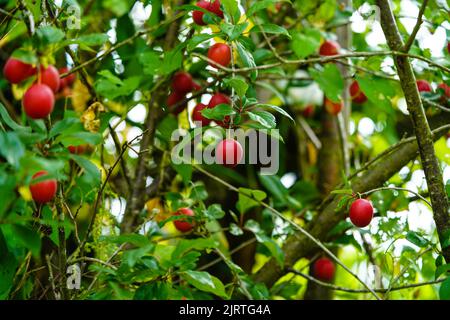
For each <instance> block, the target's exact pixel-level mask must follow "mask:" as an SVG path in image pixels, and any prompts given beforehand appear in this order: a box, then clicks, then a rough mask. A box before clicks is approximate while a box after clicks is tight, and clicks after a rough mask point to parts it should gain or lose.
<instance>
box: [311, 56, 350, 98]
mask: <svg viewBox="0 0 450 320" xmlns="http://www.w3.org/2000/svg"><path fill="white" fill-rule="evenodd" d="M308 71H309V74H310V75H311V77H312V78H313V79H314V81H316V82H317V84H318V85H319V87H320V89H322V90H323V92H324V93H325V95H326V96H327V97H328V99H330V100H331V101H333V102H339V101H340V99H341V94H342V91H343V90H344V79H343V78H342V75H341V72H340V71H339V69H338V67H337V66H336V65H335V64H334V63H328V64H326V65H325V67H324V68H323V69H321V70H316V69H313V68H309V69H308Z"/></svg>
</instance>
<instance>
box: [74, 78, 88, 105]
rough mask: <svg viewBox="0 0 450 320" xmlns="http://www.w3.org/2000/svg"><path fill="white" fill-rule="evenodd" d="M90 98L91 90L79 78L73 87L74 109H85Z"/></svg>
mask: <svg viewBox="0 0 450 320" xmlns="http://www.w3.org/2000/svg"><path fill="white" fill-rule="evenodd" d="M90 98H91V96H90V94H89V90H88V89H87V88H86V87H85V86H84V85H83V83H81V81H80V80H78V79H77V80H76V81H75V83H74V84H73V89H72V106H73V109H74V110H75V111H77V112H82V111H84V110H85V109H86V107H87V103H88V101H89V99H90Z"/></svg>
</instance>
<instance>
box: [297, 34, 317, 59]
mask: <svg viewBox="0 0 450 320" xmlns="http://www.w3.org/2000/svg"><path fill="white" fill-rule="evenodd" d="M321 38H322V36H321V34H320V31H319V30H317V29H305V30H302V32H297V31H295V32H293V33H292V42H291V48H292V50H293V51H294V52H295V54H296V55H297V57H299V58H300V59H302V58H305V57H307V56H309V55H311V54H313V53H315V52H317V49H318V48H319V46H320V40H321Z"/></svg>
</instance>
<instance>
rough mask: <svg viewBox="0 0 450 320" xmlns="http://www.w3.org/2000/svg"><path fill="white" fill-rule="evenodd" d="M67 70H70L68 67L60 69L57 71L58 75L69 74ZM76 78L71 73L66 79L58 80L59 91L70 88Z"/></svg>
mask: <svg viewBox="0 0 450 320" xmlns="http://www.w3.org/2000/svg"><path fill="white" fill-rule="evenodd" d="M69 70H70V69H69V68H68V67H62V68H59V69H58V73H59V74H63V73H66V72H69ZM76 77H77V76H76V75H75V73H71V74H69V75H68V76H67V77H64V78H60V89H64V88H66V87H69V86H71V85H72V84H73V83H74V82H75V79H76Z"/></svg>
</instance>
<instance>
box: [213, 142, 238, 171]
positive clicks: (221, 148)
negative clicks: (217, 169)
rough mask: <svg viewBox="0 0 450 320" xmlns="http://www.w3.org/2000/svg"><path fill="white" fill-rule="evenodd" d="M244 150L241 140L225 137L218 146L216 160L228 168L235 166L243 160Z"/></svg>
mask: <svg viewBox="0 0 450 320" xmlns="http://www.w3.org/2000/svg"><path fill="white" fill-rule="evenodd" d="M243 156H244V151H243V150H242V146H241V144H240V143H239V142H237V141H236V140H233V139H224V140H222V141H220V142H219V143H218V144H217V146H216V161H217V163H218V164H222V165H223V166H225V167H228V168H234V167H235V166H237V165H238V164H239V162H241V160H242V157H243Z"/></svg>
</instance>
